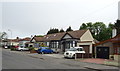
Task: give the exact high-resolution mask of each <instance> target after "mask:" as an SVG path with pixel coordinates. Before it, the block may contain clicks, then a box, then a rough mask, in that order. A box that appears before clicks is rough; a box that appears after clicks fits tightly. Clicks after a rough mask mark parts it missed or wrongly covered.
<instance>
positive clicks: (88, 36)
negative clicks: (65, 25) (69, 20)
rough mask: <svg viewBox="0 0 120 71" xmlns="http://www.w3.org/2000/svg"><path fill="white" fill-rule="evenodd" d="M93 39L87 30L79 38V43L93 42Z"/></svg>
mask: <svg viewBox="0 0 120 71" xmlns="http://www.w3.org/2000/svg"><path fill="white" fill-rule="evenodd" d="M93 40H94V38H93V37H92V34H91V33H90V31H89V30H87V31H86V32H85V33H84V34H83V35H82V36H81V37H80V41H92V43H93V44H94V42H93Z"/></svg>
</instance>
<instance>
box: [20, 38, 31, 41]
mask: <svg viewBox="0 0 120 71" xmlns="http://www.w3.org/2000/svg"><path fill="white" fill-rule="evenodd" d="M30 40H31V38H29V37H26V38H23V39H20V40H19V41H30Z"/></svg>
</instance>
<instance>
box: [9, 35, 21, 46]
mask: <svg viewBox="0 0 120 71" xmlns="http://www.w3.org/2000/svg"><path fill="white" fill-rule="evenodd" d="M19 40H20V39H19V37H17V38H16V39H11V40H10V44H11V45H13V46H18V45H19Z"/></svg>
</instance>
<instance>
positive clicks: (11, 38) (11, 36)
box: [8, 29, 12, 46]
mask: <svg viewBox="0 0 120 71" xmlns="http://www.w3.org/2000/svg"><path fill="white" fill-rule="evenodd" d="M8 31H10V32H11V43H10V45H11V46H12V30H10V29H8Z"/></svg>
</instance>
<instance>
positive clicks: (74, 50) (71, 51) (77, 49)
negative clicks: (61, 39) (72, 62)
mask: <svg viewBox="0 0 120 71" xmlns="http://www.w3.org/2000/svg"><path fill="white" fill-rule="evenodd" d="M76 53H85V51H84V50H83V47H72V48H70V49H69V50H68V51H66V52H65V53H64V57H65V58H75V54H76Z"/></svg>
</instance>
